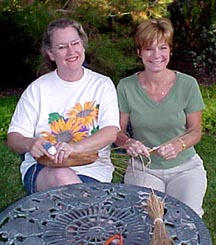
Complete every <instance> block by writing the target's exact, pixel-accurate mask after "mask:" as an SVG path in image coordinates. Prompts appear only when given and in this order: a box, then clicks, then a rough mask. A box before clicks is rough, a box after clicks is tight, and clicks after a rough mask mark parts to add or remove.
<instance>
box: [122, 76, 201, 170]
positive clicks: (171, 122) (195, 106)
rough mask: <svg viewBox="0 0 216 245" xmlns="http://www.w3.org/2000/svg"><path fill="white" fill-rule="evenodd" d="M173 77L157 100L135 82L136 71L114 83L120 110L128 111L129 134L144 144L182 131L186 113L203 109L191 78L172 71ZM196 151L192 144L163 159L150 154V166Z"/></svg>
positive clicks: (177, 161) (177, 160) (178, 161)
mask: <svg viewBox="0 0 216 245" xmlns="http://www.w3.org/2000/svg"><path fill="white" fill-rule="evenodd" d="M176 75H177V76H176V81H175V83H174V85H173V87H172V88H171V90H170V92H169V94H168V95H167V96H165V97H164V98H163V100H162V101H161V102H159V103H158V102H155V101H153V100H152V99H151V98H150V97H149V96H148V95H147V93H146V92H145V90H144V89H143V88H142V87H141V85H140V84H139V82H138V77H137V74H133V75H131V76H129V77H126V78H124V79H121V80H120V82H119V84H118V86H117V92H118V102H119V109H120V112H125V113H128V114H129V116H130V122H131V126H132V131H133V138H135V139H137V140H139V141H141V142H143V143H144V145H146V146H147V147H150V148H152V147H155V146H158V145H160V144H162V143H164V142H167V141H169V140H171V139H173V138H175V137H176V136H178V135H181V134H184V133H185V131H186V115H187V114H190V113H192V112H196V111H200V110H203V109H204V103H203V99H202V95H201V92H200V89H199V85H198V83H197V81H196V79H195V78H193V77H191V76H189V75H186V74H183V73H180V72H176ZM195 153H196V151H195V149H194V147H190V148H188V149H186V150H184V151H182V152H181V153H180V154H179V155H178V156H177V157H176V158H175V159H172V160H165V159H163V158H162V157H160V156H158V155H156V154H152V155H151V159H152V164H151V168H153V169H158V168H159V169H160V168H162V169H166V168H172V167H175V166H178V165H180V164H182V163H184V162H185V161H186V160H187V159H189V158H191V157H192V156H194V155H195Z"/></svg>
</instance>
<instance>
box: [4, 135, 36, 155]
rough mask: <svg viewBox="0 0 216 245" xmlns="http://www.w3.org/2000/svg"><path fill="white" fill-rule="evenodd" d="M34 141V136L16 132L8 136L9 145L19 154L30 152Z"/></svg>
mask: <svg viewBox="0 0 216 245" xmlns="http://www.w3.org/2000/svg"><path fill="white" fill-rule="evenodd" d="M33 141H34V138H29V137H24V136H23V135H21V134H20V133H15V132H12V133H9V134H8V137H7V145H8V147H9V148H10V149H11V150H13V151H15V152H17V153H19V154H22V153H25V152H29V151H30V148H31V145H32V144H33Z"/></svg>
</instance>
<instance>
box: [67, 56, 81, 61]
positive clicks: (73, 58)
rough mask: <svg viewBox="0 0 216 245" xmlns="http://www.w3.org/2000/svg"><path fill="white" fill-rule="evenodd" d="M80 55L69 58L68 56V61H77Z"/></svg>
mask: <svg viewBox="0 0 216 245" xmlns="http://www.w3.org/2000/svg"><path fill="white" fill-rule="evenodd" d="M78 58H79V57H78V56H76V57H69V58H67V59H66V60H67V61H68V62H75V61H77V60H78Z"/></svg>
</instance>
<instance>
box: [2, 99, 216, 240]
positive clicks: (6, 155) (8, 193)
mask: <svg viewBox="0 0 216 245" xmlns="http://www.w3.org/2000/svg"><path fill="white" fill-rule="evenodd" d="M16 101H17V97H8V98H0V111H1V118H0V166H1V171H0V211H1V210H3V209H5V208H6V207H7V206H9V205H10V204H12V203H14V202H15V201H16V200H18V199H20V198H22V197H24V196H25V195H26V193H25V191H24V189H23V186H22V183H21V176H20V171H19V166H20V162H21V160H20V157H19V156H18V155H17V154H15V153H13V152H11V151H10V150H9V149H8V148H7V146H6V144H5V137H6V127H5V125H8V123H9V121H10V118H11V114H12V111H13V110H14V107H15V104H16ZM2 112H3V113H2ZM215 145H216V137H215V136H212V135H207V134H206V135H203V138H202V140H201V142H200V143H199V144H197V146H196V149H197V152H198V153H199V155H200V156H201V157H202V159H203V161H204V165H205V168H206V170H207V173H208V188H207V192H206V195H205V199H204V204H203V207H204V211H205V214H204V216H203V220H204V223H205V224H206V226H207V227H208V229H209V231H210V234H211V237H212V244H213V245H216V228H215V227H216V194H215V193H216V151H215ZM112 159H113V162H114V165H115V166H116V171H115V174H114V178H113V182H121V181H122V175H123V173H124V170H125V166H126V164H125V162H126V160H127V159H126V158H125V156H122V155H121V154H117V153H112Z"/></svg>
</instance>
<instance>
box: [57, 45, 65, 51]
mask: <svg viewBox="0 0 216 245" xmlns="http://www.w3.org/2000/svg"><path fill="white" fill-rule="evenodd" d="M66 48H67V45H64V44H60V45H58V46H57V49H59V50H61V49H66Z"/></svg>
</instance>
